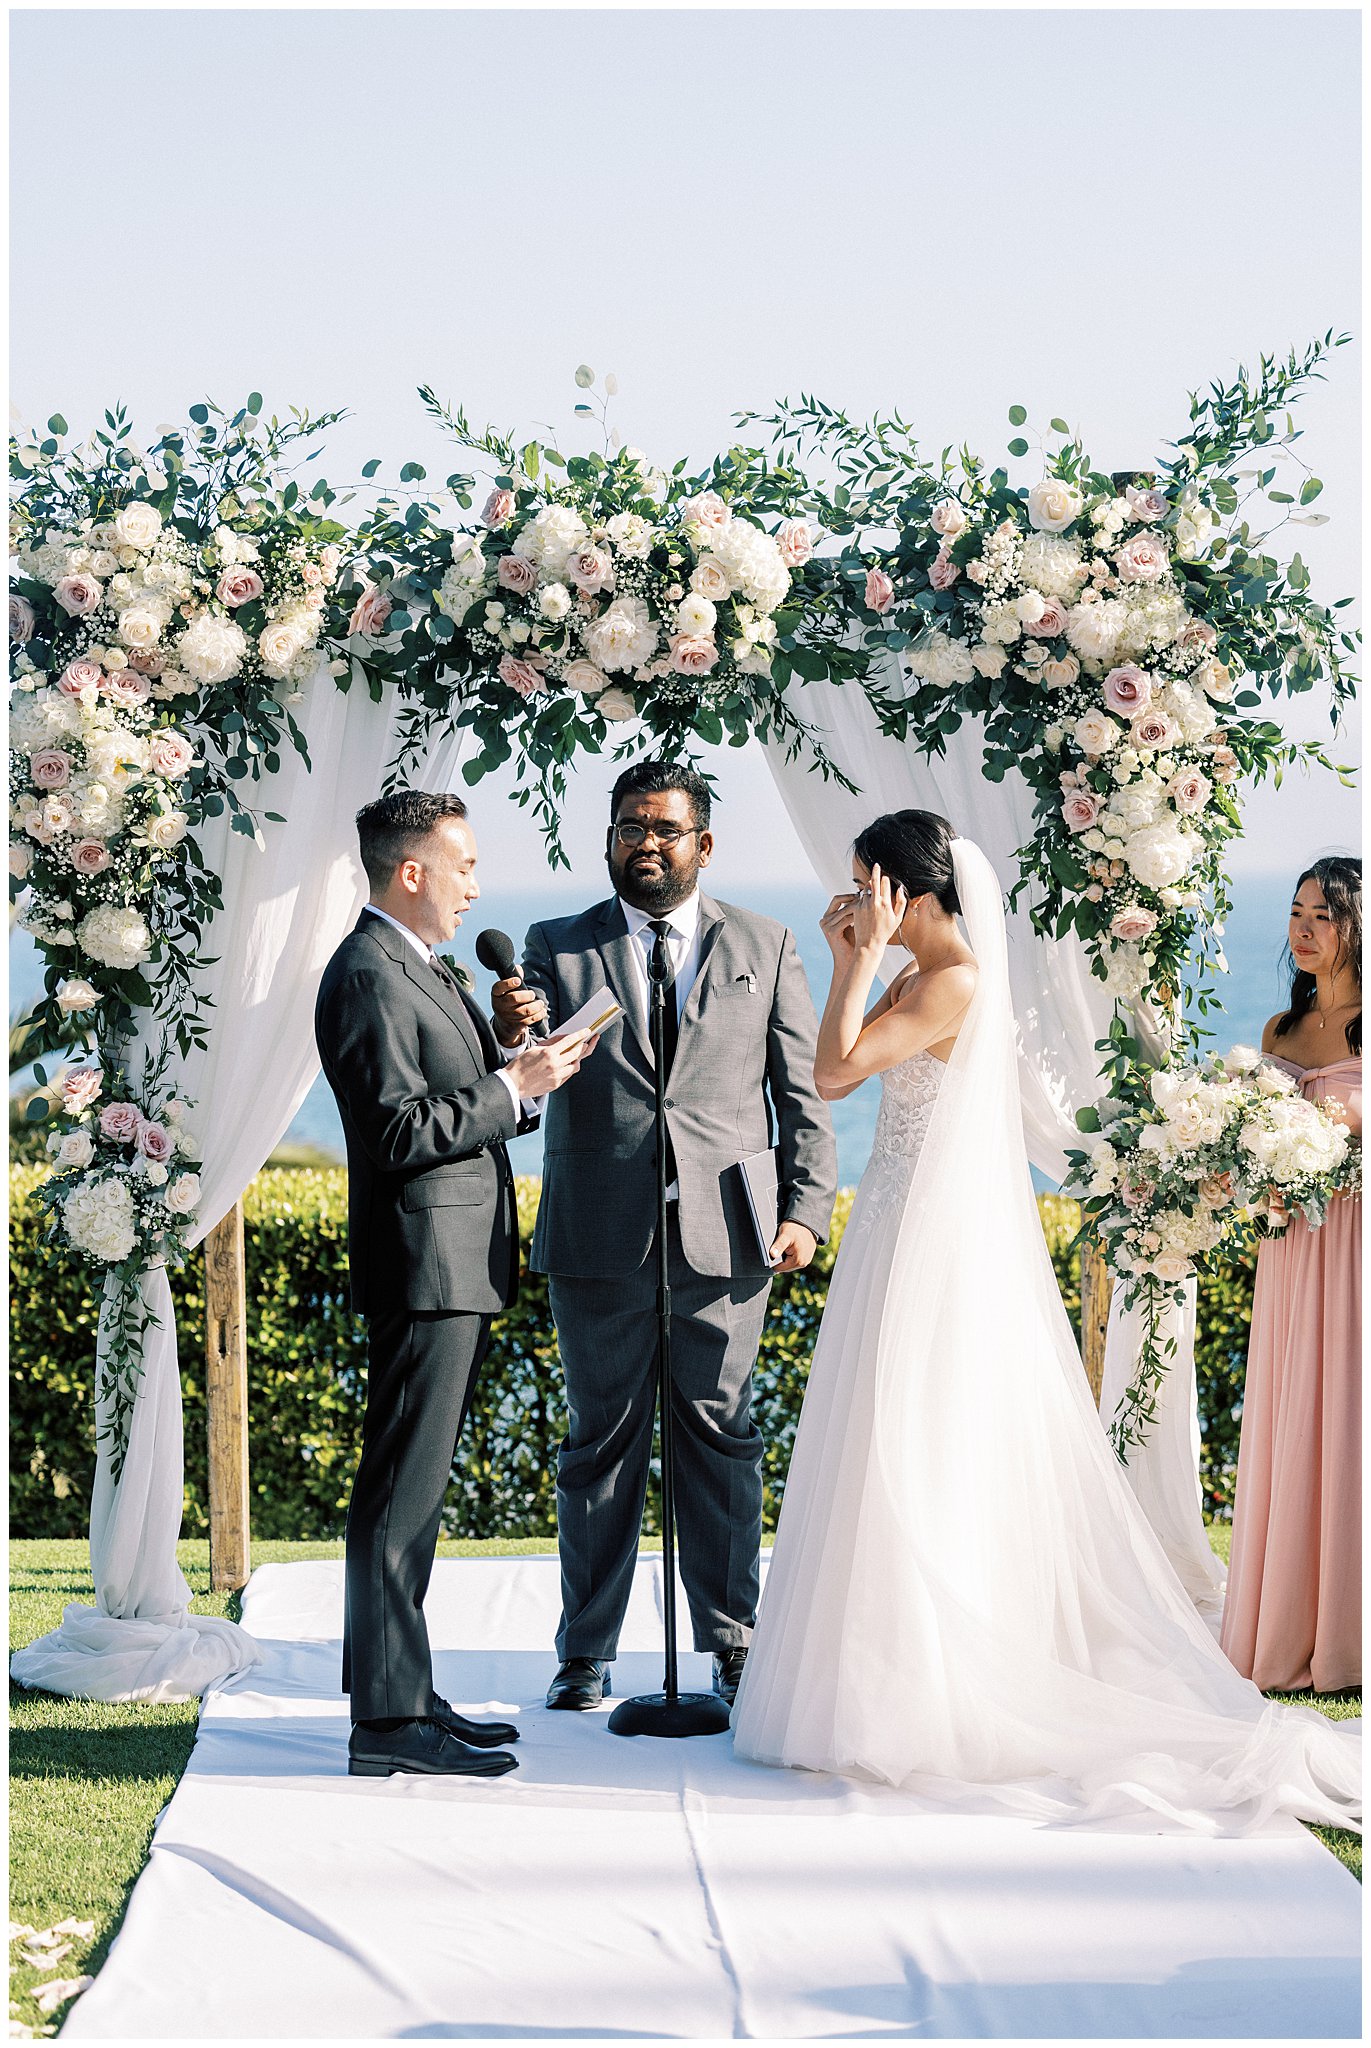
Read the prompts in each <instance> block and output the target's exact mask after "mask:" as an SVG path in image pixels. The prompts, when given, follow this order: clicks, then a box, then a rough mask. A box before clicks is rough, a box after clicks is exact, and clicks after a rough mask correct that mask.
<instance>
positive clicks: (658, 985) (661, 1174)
mask: <svg viewBox="0 0 1371 2048" xmlns="http://www.w3.org/2000/svg"><path fill="white" fill-rule="evenodd" d="M656 951H657V949H656V947H654V948H653V950H652V952H651V953H649V955H648V966H647V973H648V984H649V991H650V996H651V1003H650V1010H651V1025H652V1062H653V1068H654V1076H653V1078H654V1081H655V1085H656V1098H657V1100H656V1110H657V1414H658V1419H659V1422H660V1425H661V1437H662V1624H663V1629H664V1633H665V1638H666V1673H665V1682H664V1685H663V1689H662V1691H661V1692H654V1693H644V1694H642V1695H640V1696H639V1697H638V1698H636V1699H627V1700H621V1701H620V1702H619V1705H618V1706H617V1707H616V1708H615V1709H614V1712H613V1713H612V1714H611V1715H610V1717H609V1730H610V1733H611V1735H672V1736H676V1735H720V1734H722V1733H723V1731H724V1729H725V1728H727V1726H728V1723H729V1717H730V1710H729V1707H728V1705H727V1703H726V1701H724V1700H721V1699H720V1697H719V1695H718V1694H717V1693H716V1692H686V1693H683V1692H682V1691H681V1690H680V1688H679V1685H678V1682H677V1675H676V1472H675V1447H674V1442H673V1431H674V1427H675V1425H674V1420H673V1417H672V1413H671V1388H672V1378H671V1263H670V1257H669V1253H668V1247H667V1234H666V1225H667V1199H666V1148H667V1130H666V1000H667V989H666V980H665V974H664V963H660V962H659V961H658V960H657V957H656Z"/></svg>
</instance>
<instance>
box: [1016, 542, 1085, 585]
mask: <svg viewBox="0 0 1371 2048" xmlns="http://www.w3.org/2000/svg"><path fill="white" fill-rule="evenodd" d="M1019 574H1020V575H1021V576H1022V578H1023V580H1024V582H1025V583H1031V584H1032V586H1033V588H1034V589H1035V590H1040V591H1041V592H1042V594H1043V596H1044V597H1060V598H1066V599H1070V598H1074V597H1075V595H1076V592H1077V591H1078V590H1079V588H1080V586H1081V584H1082V583H1083V582H1084V580H1085V564H1084V562H1083V561H1082V559H1081V550H1080V547H1079V545H1078V543H1077V542H1075V541H1074V540H1064V539H1062V538H1061V537H1060V536H1059V535H1057V534H1052V533H1030V534H1029V535H1028V537H1027V539H1026V540H1025V541H1024V544H1023V548H1022V551H1021V553H1020V555H1019Z"/></svg>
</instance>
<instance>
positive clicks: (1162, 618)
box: [1068, 584, 1185, 655]
mask: <svg viewBox="0 0 1371 2048" xmlns="http://www.w3.org/2000/svg"><path fill="white" fill-rule="evenodd" d="M1097 609H1098V607H1097ZM1121 609H1122V614H1123V616H1122V619H1121V622H1120V625H1119V632H1118V638H1117V640H1116V642H1115V654H1116V655H1134V654H1146V653H1148V652H1149V651H1152V650H1155V651H1158V652H1159V651H1160V650H1162V649H1163V648H1166V647H1170V646H1171V644H1172V642H1173V641H1174V640H1175V638H1176V635H1177V633H1179V632H1180V630H1181V628H1182V626H1183V625H1184V624H1185V605H1184V602H1183V601H1182V599H1181V597H1180V595H1179V594H1178V593H1177V592H1176V591H1174V590H1168V589H1166V588H1165V587H1164V586H1162V585H1159V584H1152V585H1138V584H1135V585H1134V586H1133V588H1132V589H1131V590H1130V592H1129V595H1128V597H1127V599H1126V600H1125V601H1124V602H1123V604H1122V606H1121ZM1068 637H1069V635H1068Z"/></svg>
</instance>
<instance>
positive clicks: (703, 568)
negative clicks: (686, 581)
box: [690, 555, 733, 604]
mask: <svg viewBox="0 0 1371 2048" xmlns="http://www.w3.org/2000/svg"><path fill="white" fill-rule="evenodd" d="M690 587H691V589H692V590H693V591H695V592H697V593H698V595H699V596H701V597H705V598H708V599H709V601H710V603H711V604H722V603H723V600H724V599H725V598H726V597H727V596H728V595H729V593H730V592H731V591H732V589H733V585H732V584H731V583H730V582H729V580H728V574H727V571H726V570H725V569H724V566H723V564H722V562H719V561H717V560H716V559H715V557H714V556H713V555H704V556H702V557H701V559H700V560H699V561H698V562H697V563H696V564H695V567H694V568H693V569H692V570H691V572H690Z"/></svg>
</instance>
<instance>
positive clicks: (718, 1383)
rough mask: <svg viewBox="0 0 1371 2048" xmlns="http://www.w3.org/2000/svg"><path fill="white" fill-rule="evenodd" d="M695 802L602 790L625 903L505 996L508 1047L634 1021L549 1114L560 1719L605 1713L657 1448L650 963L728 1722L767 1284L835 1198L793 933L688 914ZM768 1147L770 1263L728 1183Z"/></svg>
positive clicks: (678, 790) (702, 1646)
mask: <svg viewBox="0 0 1371 2048" xmlns="http://www.w3.org/2000/svg"><path fill="white" fill-rule="evenodd" d="M709 816H710V805H709V786H708V784H707V783H706V782H705V781H704V779H703V777H702V776H700V775H698V774H696V773H695V771H694V770H693V769H689V768H679V767H675V766H673V765H671V764H670V763H667V762H661V761H647V762H640V763H638V764H637V765H636V766H634V767H632V768H630V769H628V770H626V771H625V773H624V774H623V775H621V776H620V778H619V780H618V782H617V783H616V784H615V786H614V794H613V799H612V802H611V818H612V821H613V822H612V824H611V826H610V830H609V838H608V843H607V847H606V855H607V859H608V864H609V872H610V879H611V881H612V882H613V884H614V890H615V893H614V895H613V896H612V897H610V899H609V900H608V902H604V903H600V904H597V905H596V906H595V907H594V908H593V909H591V910H587V911H584V912H582V913H581V914H580V915H579V916H577V917H566V918H557V919H555V920H548V921H546V922H544V923H542V924H536V925H534V926H533V928H532V929H531V930H530V932H529V934H528V939H527V943H526V949H525V953H524V968H523V982H522V985H521V984H518V983H516V982H515V981H514V980H513V979H511V980H509V981H505V982H502V983H500V984H499V985H498V986H497V989H496V992H495V1012H496V1031H497V1034H498V1035H499V1036H500V1038H501V1039H502V1041H503V1043H504V1044H506V1045H507V1046H514V1045H517V1044H519V1043H521V1042H522V1033H523V1031H524V1029H525V1028H526V1027H527V1026H529V1025H532V1024H535V1023H537V1022H539V1021H542V1012H543V1008H544V1006H545V1022H546V1026H547V1028H548V1029H550V1030H554V1031H555V1030H556V1028H557V1024H558V1020H559V1019H560V1018H564V1017H569V1016H570V1015H571V1014H572V1013H573V1012H574V1011H575V1010H577V1009H578V1008H579V1007H580V1005H581V1004H582V1003H584V1002H586V1001H588V1000H589V999H590V997H591V996H593V995H595V994H596V993H597V992H598V991H600V990H602V989H604V988H605V987H606V986H608V988H609V989H610V990H611V991H612V992H613V994H614V995H615V996H617V997H618V1000H619V1002H620V1003H621V1004H622V1005H623V1008H624V1011H625V1016H624V1017H623V1018H622V1019H620V1020H619V1021H618V1022H616V1023H614V1024H611V1025H610V1026H609V1028H608V1030H607V1031H606V1032H605V1033H604V1035H603V1039H602V1041H601V1044H600V1049H599V1051H598V1052H597V1053H596V1055H595V1058H594V1059H593V1060H591V1061H590V1062H588V1064H587V1065H586V1066H585V1067H584V1069H583V1070H582V1071H581V1072H580V1073H579V1074H577V1075H576V1076H575V1077H574V1078H573V1080H572V1081H571V1082H570V1083H569V1084H568V1086H567V1087H566V1088H564V1089H563V1090H562V1091H561V1093H560V1094H558V1095H556V1096H555V1097H554V1098H553V1099H552V1100H551V1101H550V1102H549V1104H548V1106H547V1111H546V1115H545V1122H544V1134H545V1140H546V1143H545V1150H544V1160H543V1193H542V1201H541V1204H540V1206H539V1211H538V1222H537V1227H536V1230H535V1233H534V1240H533V1255H532V1260H531V1264H532V1267H533V1270H534V1271H535V1272H542V1273H546V1274H547V1275H548V1276H549V1295H550V1298H551V1303H552V1311H553V1316H554V1318H555V1320H556V1324H557V1339H558V1345H559V1347H560V1350H561V1356H562V1365H563V1369H564V1371H565V1374H566V1390H567V1405H568V1408H569V1411H570V1426H569V1430H568V1434H567V1437H566V1440H565V1442H564V1443H563V1445H562V1449H561V1454H560V1457H559V1459H558V1466H557V1533H558V1548H559V1551H560V1554H561V1565H562V1619H561V1627H560V1629H559V1631H558V1636H557V1653H558V1656H559V1657H560V1659H561V1668H560V1670H559V1671H558V1673H557V1675H556V1677H555V1679H554V1680H553V1683H552V1686H551V1689H550V1691H549V1693H548V1705H549V1706H550V1707H565V1708H585V1707H591V1706H595V1705H597V1704H598V1702H599V1701H600V1699H601V1698H602V1697H603V1695H604V1694H605V1693H606V1692H607V1691H608V1690H609V1675H608V1669H607V1667H608V1665H609V1664H610V1662H611V1661H612V1660H613V1658H614V1655H615V1651H616V1647H617V1644H618V1637H619V1630H620V1627H621V1625H622V1623H623V1618H624V1611H625V1608H626V1607H627V1604H628V1596H629V1589H630V1585H631V1582H632V1577H633V1567H634V1562H635V1559H636V1556H637V1547H638V1534H639V1529H640V1526H641V1521H642V1510H643V1500H644V1495H645V1490H646V1486H647V1476H648V1465H649V1460H650V1456H651V1448H652V1426H653V1412H654V1394H655V1363H656V1350H657V1323H656V1274H657V1260H656V1256H655V1253H654V1238H655V1231H656V1217H657V1207H656V1195H655V1189H656V1140H655V1111H654V1102H655V1095H654V1079H653V1061H652V1052H651V1041H650V1038H649V1031H648V1015H647V990H648V963H649V959H650V957H651V956H652V955H653V953H654V951H655V952H656V954H657V955H658V956H659V960H660V961H661V962H662V964H664V966H665V970H666V977H667V979H668V982H669V986H668V990H667V1010H666V1021H667V1043H666V1058H667V1062H668V1067H669V1088H670V1093H669V1094H668V1096H667V1101H666V1110H667V1124H668V1134H669V1143H668V1158H667V1168H666V1170H667V1177H668V1181H669V1187H668V1210H667V1214H668V1224H667V1231H668V1240H669V1246H668V1248H669V1255H670V1275H671V1300H672V1332H671V1351H672V1376H673V1382H674V1387H675V1408H674V1411H673V1412H674V1414H675V1415H676V1417H677V1430H676V1471H677V1488H676V1499H677V1515H678V1521H679V1533H680V1561H681V1576H682V1578H683V1580H684V1583H685V1588H686V1592H687V1595H688V1598H689V1601H690V1612H691V1619H692V1623H693V1629H694V1643H695V1647H696V1649H697V1650H712V1651H713V1653H714V1682H715V1687H716V1690H718V1691H719V1692H720V1693H721V1694H722V1695H723V1697H724V1698H725V1699H728V1700H731V1699H732V1697H733V1694H734V1692H735V1691H736V1690H737V1685H738V1680H739V1677H740V1676H741V1673H742V1666H743V1659H744V1658H745V1657H746V1655H747V1644H748V1641H749V1639H750V1636H751V1632H752V1624H753V1621H754V1620H755V1618H756V1607H757V1594H758V1568H759V1553H760V1547H761V1530H762V1480H761V1459H762V1439H761V1435H760V1432H759V1431H758V1429H757V1427H756V1424H755V1423H754V1422H753V1420H752V1412H751V1391H752V1382H751V1374H752V1368H753V1364H754V1362H755V1360H756V1355H757V1344H758V1340H759V1339H760V1337H761V1333H762V1324H763V1321H764V1319H765V1316H766V1303H767V1294H768V1291H769V1289H770V1285H771V1274H772V1272H773V1271H776V1270H786V1271H794V1270H796V1269H797V1268H798V1267H801V1266H805V1265H807V1264H808V1263H809V1261H810V1260H811V1259H812V1258H813V1256H814V1252H815V1248H816V1245H817V1244H818V1243H819V1241H820V1240H822V1239H823V1238H824V1237H825V1235H826V1234H827V1231H828V1225H829V1220H830V1218H831V1215H832V1210H833V1197H834V1193H835V1183H836V1180H837V1160H836V1154H835V1149H834V1143H833V1127H832V1123H831V1121H830V1118H829V1113H828V1110H827V1108H826V1107H825V1105H824V1104H823V1102H822V1101H821V1100H820V1099H819V1096H818V1094H817V1092H816V1090H815V1087H814V1041H815V1036H816V1032H817V1028H818V1027H817V1023H816V1020H815V1016H814V1006H813V1003H812V1002H811V1000H810V996H809V988H808V984H807V983H806V981H805V976H804V969H803V968H802V967H801V965H800V961H799V957H798V955H797V953H796V950H795V941H794V938H793V937H792V935H791V933H790V932H788V931H787V930H786V928H785V927H784V926H783V925H780V924H777V923H776V922H775V921H774V920H773V919H771V918H769V917H761V916H758V915H757V913H756V912H754V911H750V910H739V909H737V908H735V907H734V906H733V905H732V904H724V903H717V902H715V901H714V900H713V899H712V898H710V897H708V896H705V895H703V894H702V893H701V891H700V887H699V877H700V872H701V870H702V869H704V868H706V867H707V866H708V865H709V860H710V855H711V853H712V851H713V845H714V841H713V837H712V835H711V833H710V829H709ZM772 1144H775V1145H776V1146H778V1148H779V1181H780V1223H779V1228H778V1229H777V1231H776V1234H775V1238H774V1242H773V1243H772V1245H771V1254H772V1256H771V1261H770V1263H768V1262H767V1261H766V1260H764V1259H763V1257H762V1255H761V1251H760V1249H759V1247H758V1245H757V1241H756V1232H755V1230H753V1228H752V1227H751V1224H750V1221H749V1217H748V1213H747V1209H746V1202H745V1198H744V1195H743V1193H742V1190H741V1188H740V1187H739V1185H738V1177H737V1176H736V1174H735V1173H734V1172H733V1170H732V1169H733V1167H734V1165H735V1163H736V1162H737V1161H738V1160H740V1159H743V1158H746V1157H747V1156H748V1155H749V1154H752V1153H755V1152H761V1151H764V1150H766V1149H767V1147H769V1146H771V1145H772Z"/></svg>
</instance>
